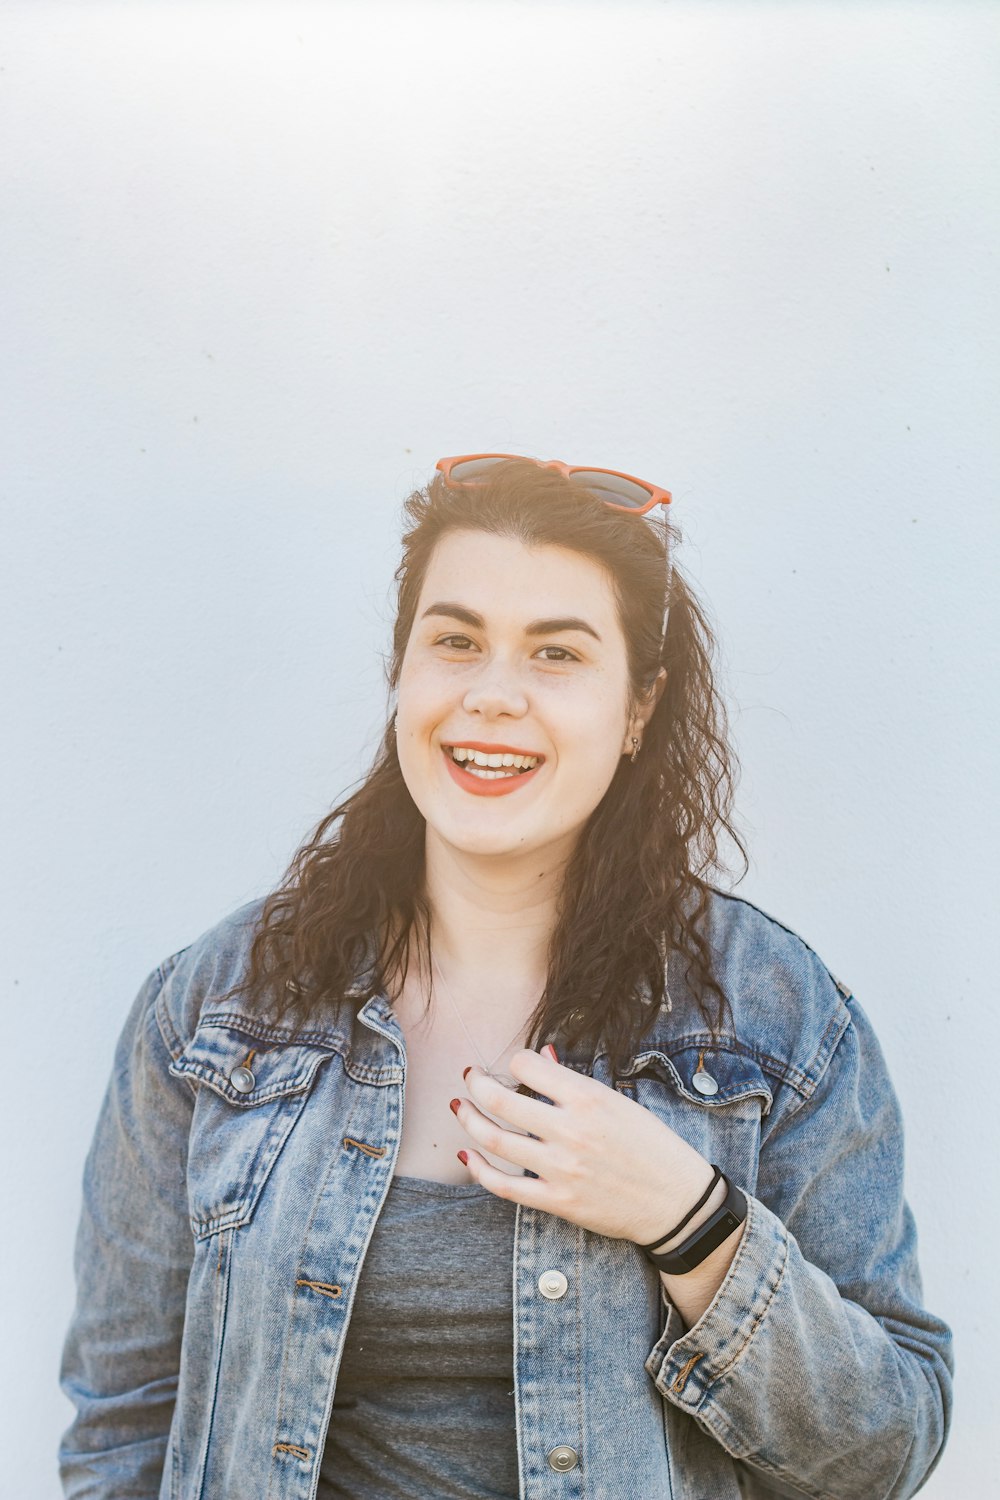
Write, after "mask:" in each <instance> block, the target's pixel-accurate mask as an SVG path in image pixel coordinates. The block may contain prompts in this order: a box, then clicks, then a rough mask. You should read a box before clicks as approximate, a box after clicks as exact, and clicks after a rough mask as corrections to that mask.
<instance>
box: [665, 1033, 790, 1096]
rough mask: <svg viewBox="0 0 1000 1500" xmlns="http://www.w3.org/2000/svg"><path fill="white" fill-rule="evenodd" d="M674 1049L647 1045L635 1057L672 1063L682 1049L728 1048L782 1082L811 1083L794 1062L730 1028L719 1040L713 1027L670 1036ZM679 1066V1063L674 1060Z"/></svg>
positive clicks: (714, 1049) (718, 1050)
mask: <svg viewBox="0 0 1000 1500" xmlns="http://www.w3.org/2000/svg"><path fill="white" fill-rule="evenodd" d="M670 1046H671V1050H670V1051H669V1052H668V1051H667V1050H666V1049H665V1048H663V1047H646V1048H645V1049H644V1051H642V1052H637V1053H636V1058H637V1059H638V1058H639V1057H648V1056H650V1055H652V1056H655V1057H662V1058H665V1059H666V1060H667V1061H668V1062H671V1063H673V1062H674V1058H675V1057H676V1055H677V1054H678V1053H679V1052H687V1051H694V1050H695V1049H696V1048H702V1047H705V1048H711V1050H712V1051H713V1052H728V1053H730V1054H732V1055H733V1056H735V1057H746V1058H749V1060H750V1061H751V1062H755V1063H756V1064H757V1066H758V1067H759V1068H760V1070H761V1072H762V1073H764V1074H766V1075H767V1076H768V1077H772V1078H775V1079H776V1080H777V1081H778V1082H779V1083H787V1084H790V1085H791V1087H792V1088H797V1089H802V1088H804V1087H805V1085H806V1084H807V1083H808V1077H807V1075H806V1074H805V1073H803V1072H802V1071H801V1069H799V1068H797V1067H796V1066H795V1064H794V1063H788V1062H783V1061H782V1059H781V1058H780V1057H773V1056H772V1055H771V1053H770V1052H765V1051H764V1049H763V1048H761V1047H754V1046H752V1045H751V1044H750V1043H748V1042H742V1041H740V1039H739V1037H734V1036H733V1035H732V1034H731V1033H729V1032H724V1033H723V1035H722V1036H721V1037H720V1038H719V1039H718V1040H716V1039H715V1038H714V1037H713V1036H712V1033H711V1032H710V1031H690V1032H686V1033H685V1034H684V1035H683V1036H680V1037H671V1038H670ZM674 1066H675V1067H676V1066H677V1065H676V1063H674Z"/></svg>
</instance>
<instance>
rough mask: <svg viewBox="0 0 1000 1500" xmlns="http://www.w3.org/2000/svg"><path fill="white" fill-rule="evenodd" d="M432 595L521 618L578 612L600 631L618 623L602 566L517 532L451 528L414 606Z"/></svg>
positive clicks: (434, 556) (485, 612)
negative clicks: (534, 542) (533, 541)
mask: <svg viewBox="0 0 1000 1500" xmlns="http://www.w3.org/2000/svg"><path fill="white" fill-rule="evenodd" d="M436 599H452V600H457V601H461V602H462V603H463V604H466V605H468V606H469V607H470V608H472V609H475V610H477V611H478V612H479V613H480V614H482V615H483V616H484V618H485V619H486V621H487V623H489V622H490V620H491V619H493V618H494V617H495V618H496V619H497V620H498V621H499V620H500V619H501V618H507V617H510V618H512V619H515V620H516V619H518V618H520V617H521V616H524V618H525V619H528V618H534V617H535V616H538V615H542V614H547V615H557V614H558V615H569V614H574V615H581V616H582V617H583V618H585V619H587V620H589V621H590V623H591V624H593V625H594V626H595V627H596V628H597V629H598V630H599V631H600V632H601V634H602V635H604V633H605V631H610V630H611V629H612V628H613V627H614V626H617V625H618V609H617V603H616V600H615V595H614V587H613V584H612V580H611V576H610V574H609V573H608V571H607V569H605V568H604V567H602V566H601V564H600V563H599V562H597V561H596V560H595V559H594V558H592V557H587V556H584V554H583V553H581V552H575V551H574V550H573V549H572V548H571V547H555V546H550V545H545V546H531V547H529V546H528V545H527V544H526V543H525V542H522V541H520V540H519V538H517V537H509V536H494V535H492V534H491V533H489V532H485V531H452V532H449V533H448V534H447V535H446V536H443V537H442V538H441V540H440V541H439V542H438V544H437V546H436V547H435V549H434V552H433V554H432V556H431V559H430V562H429V564H428V567H427V572H426V574H425V576H424V582H423V587H422V589H421V591H420V603H419V605H418V614H419V611H420V610H421V609H422V608H424V606H425V605H426V604H427V603H429V602H431V601H432V600H436Z"/></svg>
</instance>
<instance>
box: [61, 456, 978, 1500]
mask: <svg viewBox="0 0 1000 1500" xmlns="http://www.w3.org/2000/svg"><path fill="white" fill-rule="evenodd" d="M438 468H439V470H440V472H439V473H438V474H436V475H435V476H434V478H433V480H432V482H431V483H430V484H429V485H428V487H427V488H426V490H424V491H418V492H417V493H416V494H414V495H412V496H411V497H410V498H409V500H408V501H407V502H406V512H407V515H408V518H409V520H410V522H411V523H412V525H411V528H410V530H409V531H407V532H406V534H405V536H404V553H403V558H402V562H401V564H400V567H399V569H398V571H397V574H396V577H397V580H398V583H399V598H398V612H397V618H396V623H395V629H394V638H393V651H392V661H391V667H390V671H389V682H390V688H391V690H392V691H393V692H394V693H395V694H396V697H397V704H396V710H395V712H394V713H393V714H392V715H391V716H390V718H389V722H388V724H387V728H386V733H385V737H384V739H383V742H382V745H381V748H380V750H379V753H378V755H377V757H376V760H375V763H374V765H373V767H372V770H371V772H370V773H369V775H368V777H367V778H366V780H365V781H364V783H363V785H362V786H361V788H360V790H358V791H357V792H355V793H354V795H353V796H351V797H349V798H348V799H347V801H346V802H344V803H343V804H342V805H341V806H339V807H337V808H336V809H335V810H334V811H333V812H332V813H331V814H330V815H329V816H328V817H327V818H325V819H324V820H323V821H322V822H321V823H320V825H319V828H318V829H317V831H316V833H315V835H314V836H313V838H312V839H311V840H310V841H308V842H307V843H306V844H305V845H304V846H303V848H302V849H301V850H300V851H299V853H298V854H297V855H296V858H295V860H294V861H293V863H292V865H291V868H290V870H289V872H288V874H287V876H286V878H285V880H284V882H283V883H282V886H281V888H280V889H279V890H277V891H276V892H273V893H272V894H270V895H269V896H268V897H267V898H266V899H265V900H263V901H257V902H253V903H251V904H250V905H249V906H246V907H244V908H242V909H241V910H239V911H237V912H236V913H234V914H233V915H232V916H230V917H229V918H227V919H226V920H225V921H223V922H221V923H219V924H218V925H217V926H215V927H213V928H212V929H211V930H210V931H208V932H207V933H205V934H204V935H203V936H202V937H201V938H199V939H198V940H197V941H196V942H195V943H193V944H192V945H191V946H190V947H188V948H187V949H185V950H183V951H182V952H181V953H179V954H175V955H173V956H172V957H171V958H169V959H167V960H166V961H165V962H164V963H162V964H161V965H160V966H159V967H158V968H157V969H156V970H155V971H154V972H153V973H152V974H151V975H150V976H149V978H148V979H147V980H146V983H145V985H144V986H143V987H142V989H141V990H140V993H139V995H138V996H137V998H136V1000H135V1003H134V1005H133V1007H132V1010H131V1012H130V1014H129V1017H128V1019H127V1021H126V1023H125V1026H124V1030H123V1032H122V1036H121V1039H120V1042H119V1045H118V1050H117V1053H116V1057H115V1063H114V1069H113V1074H112V1078H111V1082H110V1085H109V1088H108V1092H107V1096H106V1099H105V1102H104V1105H103V1107H102V1111H101V1115H100V1119H99V1123H98V1126H97V1131H96V1135H95V1138H94V1142H93V1145H92V1147H91V1151H90V1154H89V1156H88V1159H87V1165H86V1169H85V1180H84V1206H83V1214H82V1218H81V1222H80V1227H79V1232H78V1239H77V1250H76V1269H77V1283H78V1300H77V1307H76V1311H75V1314H74V1317H73V1322H72V1325H71V1328H70V1330H69V1334H68V1337H67V1340H66V1346H65V1351H64V1358H63V1368H62V1384H63V1388H64V1390H65V1391H66V1392H67V1393H68V1395H69V1396H70V1397H71V1398H72V1400H73V1401H74V1402H75V1404H76V1406H77V1416H76V1418H75V1420H74V1422H73V1423H72V1425H71V1426H70V1427H69V1429H68V1430H67V1432H66V1434H65V1436H64V1439H63V1444H62V1448H61V1453H60V1458H61V1472H62V1478H63V1484H64V1487H65V1493H66V1494H67V1495H70V1496H84V1495H87V1496H92V1495H93V1496H96V1495H100V1496H101V1497H104V1500H112V1497H119V1496H121V1497H124V1496H126V1495H127V1496H139V1495H144V1496H146V1495H148V1496H151V1497H152V1496H157V1495H159V1496H161V1497H168V1496H169V1497H173V1500H196V1497H198V1500H201V1497H206V1500H223V1497H230V1496H232V1497H237V1496H239V1497H241V1500H242V1497H251V1496H252V1497H255V1500H257V1497H260V1500H264V1497H267V1500H278V1497H281V1500H284V1497H297V1500H298V1497H301V1500H312V1497H314V1496H317V1495H318V1496H320V1497H332V1496H351V1497H361V1496H365V1497H390V1496H391V1497H396V1496H426V1497H438V1496H456V1497H509V1496H523V1497H528V1500H550V1497H552V1496H562V1495H566V1496H580V1497H583V1496H589V1497H594V1500H597V1497H602V1500H605V1497H607V1500H612V1497H621V1500H653V1497H657V1500H658V1497H675V1500H695V1497H699V1500H735V1497H737V1496H739V1495H744V1496H752V1497H765V1496H772V1495H810V1496H815V1497H824V1500H855V1497H857V1500H862V1497H863V1500H888V1497H893V1500H902V1497H905V1496H909V1495H912V1494H914V1493H915V1492H916V1490H917V1489H919V1487H920V1486H921V1484H922V1483H923V1482H924V1480H925V1479H926V1477H927V1475H928V1473H929V1472H930V1471H931V1469H932V1468H933V1467H934V1465H935V1463H936V1461H937V1459H938V1457H939V1455H940V1452H941V1449H942V1447H943V1444H944V1441H945V1437H946V1434H947V1429H948V1423H949V1419H950V1409H951V1374H952V1368H953V1366H952V1353H951V1335H950V1332H949V1329H948V1327H947V1326H946V1324H945V1323H943V1322H942V1321H941V1320H940V1319H939V1318H937V1317H934V1316H933V1315H932V1314H930V1313H929V1312H927V1311H925V1310H924V1308H923V1306H922V1297H921V1283H920V1277H919V1271H918V1267H917V1258H916V1239H915V1228H914V1224H913V1220H912V1217H911V1214H910V1211H909V1209H908V1207H907V1204H906V1201H905V1199H904V1197H903V1184H902V1174H903V1146H902V1129H901V1121H900V1114H899V1107H898V1104H897V1100H896V1097H895V1094H894V1092H893V1088H892V1084H891V1082H890V1080H889V1077H888V1075H887V1072H886V1067H885V1062H884V1059H883V1056H882V1053H881V1051H880V1048H879V1044H878V1041H877V1039H876V1037H875V1035H874V1033H873V1031H872V1028H871V1026H870V1024H869V1022H868V1020H867V1018H866V1016H865V1014H864V1012H863V1011H862V1009H861V1007H860V1006H859V1004H858V1002H857V1001H856V1000H855V999H854V998H853V996H852V995H851V993H850V991H849V990H848V989H847V988H846V986H844V985H843V984H841V983H840V981H839V980H836V979H834V978H833V976H832V975H831V974H830V973H829V971H828V970H827V969H826V968H825V967H824V965H823V964H822V963H821V961H820V960H819V959H818V958H817V957H816V955H815V954H814V953H813V952H812V950H811V949H810V948H809V947H807V945H806V944H805V943H804V942H803V941H802V940H801V939H800V938H798V937H797V936H796V935H795V934H794V933H792V932H790V931H789V930H788V929H787V928H785V927H783V926H782V925H781V924H780V923H778V922H776V921H774V920H773V919H772V918H770V917H768V916H767V915H765V914H764V913H763V912H761V911H759V910H758V909H757V908H755V907H753V906H752V905H750V904H749V903H748V902H745V901H743V900H740V899H738V898H736V897H734V896H731V895H726V894H723V893H722V891H720V890H718V889H717V888H716V887H714V886H713V885H711V884H710V883H709V881H708V879H707V876H708V874H709V872H710V871H711V870H712V869H713V868H717V867H718V865H717V859H716V855H717V839H718V838H719V837H720V836H723V835H724V836H727V837H729V838H730V839H732V840H733V841H734V842H735V844H736V846H737V847H739V849H740V850H741V852H742V844H741V843H740V840H739V838H738V836H737V834H736V833H735V831H734V829H733V826H732V824H731V822H730V819H729V807H730V791H731V785H732V776H731V765H732V758H731V755H730V752H729V749H728V746H727V741H726V734H725V723H724V717H723V713H722V709H721V705H720V703H719V700H718V697H717V695H716V692H715V689H714V687H713V683H712V675H711V668H710V662H711V656H712V641H711V638H710V635H709V631H708V628H707V626H706V623H705V619H704V616H703V614H702V612H701V610H700V609H699V607H698V605H697V603H696V601H695V600H694V598H693V597H692V594H691V592H690V591H689V589H688V587H687V586H686V584H685V583H684V581H683V579H682V578H681V576H680V575H679V574H678V572H677V571H676V569H671V568H670V567H669V565H668V563H669V559H670V555H671V553H672V552H673V549H674V546H675V543H676V535H675V533H674V532H673V529H672V528H669V527H667V525H666V523H664V527H663V531H662V532H661V531H659V530H657V529H656V527H655V526H654V525H651V524H650V521H649V520H644V519H643V517H644V516H646V515H647V514H648V513H649V512H651V511H653V510H654V509H655V507H656V506H657V504H660V505H661V506H662V507H664V508H665V506H666V504H667V502H668V501H669V498H670V497H669V494H668V493H667V492H666V491H663V490H658V489H656V487H655V486H652V485H647V484H645V483H644V482H643V481H640V480H634V479H630V478H628V477H627V476H620V475H616V474H613V473H611V472H610V471H600V472H598V471H583V472H575V471H570V470H568V469H567V468H566V467H565V466H564V465H560V464H553V465H541V464H538V463H537V462H535V461H533V460H531V459H518V458H506V457H503V456H498V455H485V456H484V455H480V456H478V457H474V458H472V459H461V460H442V461H441V463H440V464H439V465H438ZM335 824H336V825H337V826H336V828H335V826H334V825H335ZM404 1100H405V1104H404Z"/></svg>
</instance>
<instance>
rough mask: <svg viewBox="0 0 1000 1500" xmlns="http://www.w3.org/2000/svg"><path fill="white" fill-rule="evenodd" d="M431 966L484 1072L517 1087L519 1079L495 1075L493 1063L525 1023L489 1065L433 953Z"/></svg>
mask: <svg viewBox="0 0 1000 1500" xmlns="http://www.w3.org/2000/svg"><path fill="white" fill-rule="evenodd" d="M431 964H432V966H433V968H434V969H435V971H436V973H437V977H438V978H439V979H440V981H441V988H442V989H443V990H444V992H445V994H446V995H447V997H448V999H449V1000H450V1001H451V1008H452V1010H453V1011H454V1012H455V1014H456V1016H457V1017H458V1019H459V1022H460V1023H461V1027H462V1030H463V1031H464V1032H465V1034H466V1036H467V1037H468V1039H469V1041H470V1042H471V1043H472V1046H473V1049H474V1050H475V1052H476V1055H477V1056H478V1058H479V1061H480V1062H481V1063H482V1065H483V1070H484V1072H486V1073H487V1074H488V1075H489V1077H490V1078H495V1079H496V1080H497V1082H498V1083H507V1082H508V1081H509V1082H510V1083H512V1084H514V1085H515V1086H516V1084H517V1079H516V1078H514V1077H513V1076H512V1075H511V1074H510V1073H494V1071H493V1063H497V1062H499V1061H500V1059H501V1057H503V1055H504V1053H505V1052H506V1051H507V1049H508V1048H509V1047H510V1045H511V1043H512V1042H515V1041H516V1040H517V1038H518V1037H519V1036H520V1034H521V1032H522V1031H523V1030H524V1022H523V1021H522V1022H521V1024H520V1026H519V1027H518V1028H517V1030H516V1031H515V1033H514V1035H513V1036H512V1037H511V1039H510V1041H509V1042H508V1043H507V1045H506V1046H505V1047H501V1049H500V1051H499V1052H498V1053H497V1055H496V1057H495V1058H494V1059H493V1063H488V1062H487V1061H486V1059H485V1057H484V1056H483V1054H482V1053H481V1052H480V1050H479V1047H478V1046H477V1045H476V1040H475V1037H474V1036H473V1035H472V1033H471V1032H470V1030H469V1028H468V1026H466V1024H465V1020H464V1019H463V1016H462V1012H461V1011H460V1010H459V1008H458V1006H457V1005H456V1004H455V997H454V995H453V994H452V993H451V990H450V989H449V988H448V984H447V981H446V980H445V977H444V975H443V974H442V973H441V966H440V964H439V963H438V961H437V959H436V958H435V957H434V954H433V952H432V953H431Z"/></svg>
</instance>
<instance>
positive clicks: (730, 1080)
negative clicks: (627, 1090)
mask: <svg viewBox="0 0 1000 1500" xmlns="http://www.w3.org/2000/svg"><path fill="white" fill-rule="evenodd" d="M646 1071H653V1072H660V1073H661V1074H662V1075H663V1076H665V1077H666V1078H667V1079H669V1081H670V1082H671V1083H672V1084H673V1086H674V1088H675V1089H676V1090H677V1092H678V1093H679V1094H682V1095H683V1097H684V1098H685V1099H689V1100H690V1101H691V1103H692V1104H701V1105H704V1106H705V1108H706V1109H719V1108H720V1107H722V1106H724V1105H727V1104H732V1103H734V1102H735V1101H736V1100H739V1099H748V1098H751V1097H752V1096H753V1095H757V1096H759V1097H760V1098H761V1099H762V1100H763V1101H764V1103H763V1106H762V1109H761V1113H762V1114H764V1115H766V1114H767V1113H768V1111H769V1110H770V1108H771V1105H772V1104H773V1102H774V1096H773V1094H772V1092H771V1087H770V1084H769V1083H768V1081H767V1078H766V1076H765V1074H764V1071H763V1069H762V1068H761V1066H760V1064H759V1063H758V1062H757V1060H756V1059H755V1058H753V1057H748V1056H746V1054H745V1053H742V1052H737V1051H735V1050H734V1049H732V1048H730V1047H726V1046H724V1045H719V1046H716V1047H711V1046H705V1045H698V1044H695V1043H691V1044H690V1045H680V1046H678V1047H676V1048H671V1050H670V1052H666V1051H661V1050H659V1049H657V1048H653V1049H649V1050H647V1051H645V1052H641V1053H639V1055H638V1056H637V1057H635V1058H634V1059H633V1061H632V1063H631V1064H630V1065H629V1067H628V1068H627V1069H626V1071H625V1072H624V1073H623V1074H622V1075H621V1076H622V1077H623V1078H633V1077H634V1076H635V1075H636V1074H637V1073H643V1072H646Z"/></svg>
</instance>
